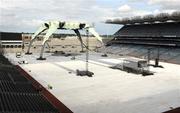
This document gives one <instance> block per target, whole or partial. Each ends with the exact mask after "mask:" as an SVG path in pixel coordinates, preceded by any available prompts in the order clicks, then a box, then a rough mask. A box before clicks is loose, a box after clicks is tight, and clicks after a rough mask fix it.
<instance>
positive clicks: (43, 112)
mask: <svg viewBox="0 0 180 113" xmlns="http://www.w3.org/2000/svg"><path fill="white" fill-rule="evenodd" d="M0 113H58V110H57V109H56V108H55V107H54V106H53V105H51V104H50V102H49V101H48V100H47V99H46V98H45V97H44V96H43V95H41V93H40V92H39V91H38V90H37V89H35V88H34V86H33V85H32V84H31V82H30V81H29V80H27V79H26V78H25V77H24V76H22V75H21V73H20V72H19V71H18V70H17V69H16V66H13V65H12V64H11V63H10V62H9V61H8V59H6V58H5V57H4V56H2V55H0Z"/></svg>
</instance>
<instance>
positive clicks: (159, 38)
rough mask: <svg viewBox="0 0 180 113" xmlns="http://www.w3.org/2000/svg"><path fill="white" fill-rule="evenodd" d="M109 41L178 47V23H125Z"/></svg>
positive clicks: (179, 36) (179, 45)
mask: <svg viewBox="0 0 180 113" xmlns="http://www.w3.org/2000/svg"><path fill="white" fill-rule="evenodd" d="M114 36H115V38H114V40H113V41H111V43H116V44H138V45H153V46H173V47H180V23H179V22H171V23H169V22H167V23H159V24H157V23H156V24H139V25H125V26H124V27H122V28H121V29H120V30H119V31H117V32H116V33H115V34H114Z"/></svg>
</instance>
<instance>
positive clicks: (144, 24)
mask: <svg viewBox="0 0 180 113" xmlns="http://www.w3.org/2000/svg"><path fill="white" fill-rule="evenodd" d="M104 24H108V25H109V24H110V25H122V27H121V28H120V29H118V30H117V31H116V32H115V33H114V34H113V35H112V36H110V37H108V38H107V36H104V35H99V34H98V33H97V32H96V30H95V29H94V27H93V26H91V25H89V24H86V23H84V22H83V23H81V22H80V23H77V22H76V23H75V22H66V21H49V22H45V23H42V25H41V26H40V27H39V29H38V30H37V31H36V32H34V33H25V32H8V31H7V32H6V31H2V32H0V113H179V112H180V71H179V69H180V12H179V11H174V12H173V13H158V14H156V15H155V14H154V15H153V14H150V15H144V16H134V17H128V18H127V17H125V18H117V19H107V20H105V22H104ZM102 29H103V28H102ZM55 30H72V31H74V33H55ZM79 30H84V31H85V33H84V34H81V32H79Z"/></svg>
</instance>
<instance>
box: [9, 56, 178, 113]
mask: <svg viewBox="0 0 180 113" xmlns="http://www.w3.org/2000/svg"><path fill="white" fill-rule="evenodd" d="M6 56H7V57H8V58H9V59H10V60H11V61H12V62H13V63H16V64H17V62H19V61H22V60H26V61H28V64H21V65H20V66H21V67H22V68H23V69H24V70H26V71H27V72H28V73H29V74H30V75H31V76H32V77H34V78H35V79H36V80H38V81H39V82H40V83H41V84H42V85H43V86H44V87H47V86H48V84H49V85H51V86H52V87H53V89H52V90H49V91H50V92H51V93H52V94H53V95H55V96H56V97H57V98H58V99H59V100H60V101H61V102H63V103H64V104H65V105H66V106H67V107H68V108H70V109H71V110H72V111H73V112H74V113H161V112H163V111H167V110H170V107H173V108H176V107H179V106H180V65H175V64H169V63H162V62H161V63H160V65H162V66H164V68H153V67H151V68H150V70H151V71H153V72H155V74H154V75H152V76H145V77H144V76H141V75H136V74H132V73H127V72H123V71H120V70H115V69H111V68H109V67H110V66H112V65H114V64H117V63H119V62H121V61H122V59H123V58H118V57H117V56H116V57H115V56H111V57H101V54H99V53H91V54H90V61H89V62H90V63H89V70H90V71H92V72H94V75H93V77H86V76H83V77H81V76H76V73H75V72H76V69H79V70H84V69H85V54H83V55H78V56H76V60H71V58H72V57H71V56H69V57H65V56H52V55H51V54H50V53H46V54H45V55H44V56H45V57H46V58H47V60H45V61H38V60H36V58H38V56H39V54H33V55H29V56H25V55H23V57H22V58H16V57H15V54H12V53H9V54H7V55H6ZM29 70H31V71H29Z"/></svg>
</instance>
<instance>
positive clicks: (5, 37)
mask: <svg viewBox="0 0 180 113" xmlns="http://www.w3.org/2000/svg"><path fill="white" fill-rule="evenodd" d="M0 40H1V46H2V47H3V48H14V47H15V48H17V47H21V46H22V44H23V41H22V33H11V32H0Z"/></svg>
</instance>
